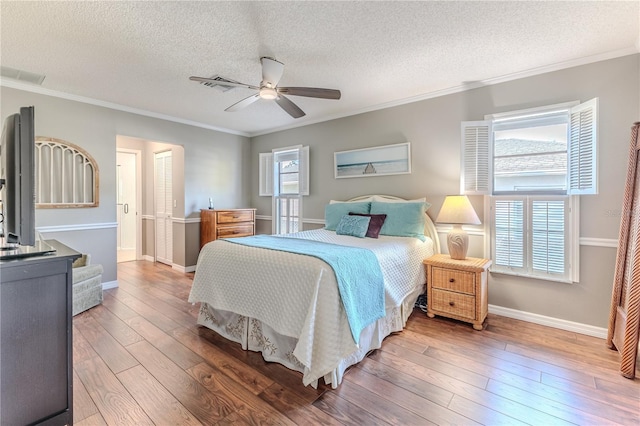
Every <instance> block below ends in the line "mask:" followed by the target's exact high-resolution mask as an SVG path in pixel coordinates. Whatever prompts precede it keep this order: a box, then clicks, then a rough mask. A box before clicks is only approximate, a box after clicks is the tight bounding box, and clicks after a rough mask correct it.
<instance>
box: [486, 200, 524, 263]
mask: <svg viewBox="0 0 640 426" xmlns="http://www.w3.org/2000/svg"><path fill="white" fill-rule="evenodd" d="M492 210H493V230H494V238H493V241H492V243H493V244H492V245H493V253H494V256H493V261H494V265H495V268H494V269H509V270H523V269H524V267H525V264H524V261H525V237H526V234H525V217H524V215H525V200H524V199H499V198H495V197H494V198H492Z"/></svg>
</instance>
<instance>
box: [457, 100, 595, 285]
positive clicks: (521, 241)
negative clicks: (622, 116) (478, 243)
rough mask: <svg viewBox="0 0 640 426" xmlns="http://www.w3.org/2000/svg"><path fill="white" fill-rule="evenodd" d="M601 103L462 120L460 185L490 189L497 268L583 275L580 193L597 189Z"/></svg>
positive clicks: (568, 277) (570, 277)
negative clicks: (578, 196) (580, 263)
mask: <svg viewBox="0 0 640 426" xmlns="http://www.w3.org/2000/svg"><path fill="white" fill-rule="evenodd" d="M597 106H598V100H597V99H593V100H591V101H588V102H586V103H584V104H581V105H577V103H572V104H561V105H552V106H549V107H542V108H535V109H530V110H524V111H515V112H511V113H502V114H495V115H492V116H487V117H486V118H487V120H486V121H479V122H466V123H463V124H462V144H463V146H462V153H463V155H462V164H461V169H462V178H461V191H462V193H465V194H485V195H489V196H490V199H489V200H488V203H487V206H488V208H489V211H490V215H489V222H488V228H489V236H490V238H489V240H490V244H489V249H490V252H491V258H492V260H493V266H492V271H493V272H503V273H510V274H518V275H525V276H532V277H537V278H543V279H550V280H555V281H566V282H570V281H578V248H579V247H578V237H579V235H578V231H577V230H578V223H579V211H578V205H579V203H578V201H579V200H578V198H577V196H576V195H579V194H595V193H597V190H598V188H597V161H596V160H597V144H596V142H597V137H596V136H597V133H596V131H597V126H596V121H597V120H596V119H597Z"/></svg>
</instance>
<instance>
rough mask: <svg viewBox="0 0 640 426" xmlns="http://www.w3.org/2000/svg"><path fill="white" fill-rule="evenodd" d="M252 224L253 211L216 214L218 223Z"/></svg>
mask: <svg viewBox="0 0 640 426" xmlns="http://www.w3.org/2000/svg"><path fill="white" fill-rule="evenodd" d="M238 222H253V211H246V210H245V211H223V212H218V223H219V224H222V223H238Z"/></svg>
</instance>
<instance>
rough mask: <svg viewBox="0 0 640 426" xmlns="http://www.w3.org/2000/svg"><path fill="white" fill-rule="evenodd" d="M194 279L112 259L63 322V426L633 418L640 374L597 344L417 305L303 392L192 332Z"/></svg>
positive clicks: (293, 379)
mask: <svg viewBox="0 0 640 426" xmlns="http://www.w3.org/2000/svg"><path fill="white" fill-rule="evenodd" d="M192 279H193V274H182V273H179V272H175V271H173V270H172V269H171V268H169V267H167V266H164V265H161V264H154V263H152V262H146V261H137V262H126V263H121V264H119V265H118V282H119V284H120V287H119V288H117V289H111V290H107V291H105V292H104V303H103V304H102V305H100V306H97V307H95V308H93V309H90V310H89V311H86V312H84V313H82V314H80V315H78V316H76V317H74V320H73V333H74V334H73V350H74V353H73V356H74V372H73V378H74V424H76V425H79V426H80V425H91V426H93V425H105V424H106V425H146V424H149V425H152V424H155V425H170V424H176V425H199V424H204V425H230V424H234V425H235V424H283V425H295V424H298V425H308V424H319V425H320V424H321V425H365V424H366V425H383V424H395V425H428V424H457V425H474V424H485V425H497V424H508V425H519V424H530V425H567V424H579V425H609V424H622V425H638V424H640V379H636V380H628V379H625V378H623V377H622V376H621V375H620V374H619V373H618V354H617V353H616V352H614V351H611V350H609V349H607V348H606V347H605V342H604V340H603V339H597V338H593V337H589V336H585V335H579V334H576V333H571V332H567V331H563V330H558V329H554V328H548V327H544V326H539V325H536V324H531V323H527V322H522V321H518V320H513V319H509V318H505V317H500V316H497V315H489V319H488V325H487V327H486V328H485V330H483V331H474V330H473V329H472V327H471V326H470V325H469V324H465V323H460V322H456V321H452V320H447V319H443V318H438V317H436V318H434V319H429V318H427V317H426V315H425V314H424V313H422V312H421V311H419V310H416V311H414V313H413V314H412V315H411V317H410V318H409V321H408V324H407V327H406V329H405V330H404V331H403V332H401V333H397V334H394V335H392V336H389V337H388V338H387V339H386V340H385V341H384V343H383V346H382V348H381V349H379V350H377V351H374V352H373V353H371V354H370V355H369V356H368V357H367V358H365V359H364V360H363V361H362V362H361V363H359V364H358V365H357V366H355V367H352V368H351V369H350V370H349V371H348V372H347V374H346V375H345V378H344V381H343V383H342V385H340V386H339V387H338V389H331V388H330V387H327V386H324V385H322V384H321V385H320V386H319V387H318V389H313V388H311V387H304V386H303V385H302V380H301V377H302V376H301V374H299V373H296V372H293V371H290V370H288V369H286V368H285V367H283V366H281V365H279V364H274V363H267V362H265V361H264V360H263V359H262V356H261V355H260V354H257V353H253V352H247V351H243V350H242V349H241V347H240V346H239V345H238V344H236V343H232V342H229V341H227V340H225V339H223V338H221V337H219V336H218V335H217V334H215V333H214V332H212V331H210V330H208V329H205V328H201V327H198V326H197V325H196V315H197V309H198V306H193V305H191V304H189V303H188V302H187V301H186V300H187V297H188V295H189V291H190V288H191V282H192ZM638 372H640V365H638Z"/></svg>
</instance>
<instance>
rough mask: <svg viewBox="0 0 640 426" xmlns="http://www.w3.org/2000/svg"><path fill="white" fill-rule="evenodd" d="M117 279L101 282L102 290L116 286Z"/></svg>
mask: <svg viewBox="0 0 640 426" xmlns="http://www.w3.org/2000/svg"><path fill="white" fill-rule="evenodd" d="M117 287H118V280H115V281H107V282H106V283H102V290H109V289H110V288H117Z"/></svg>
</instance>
